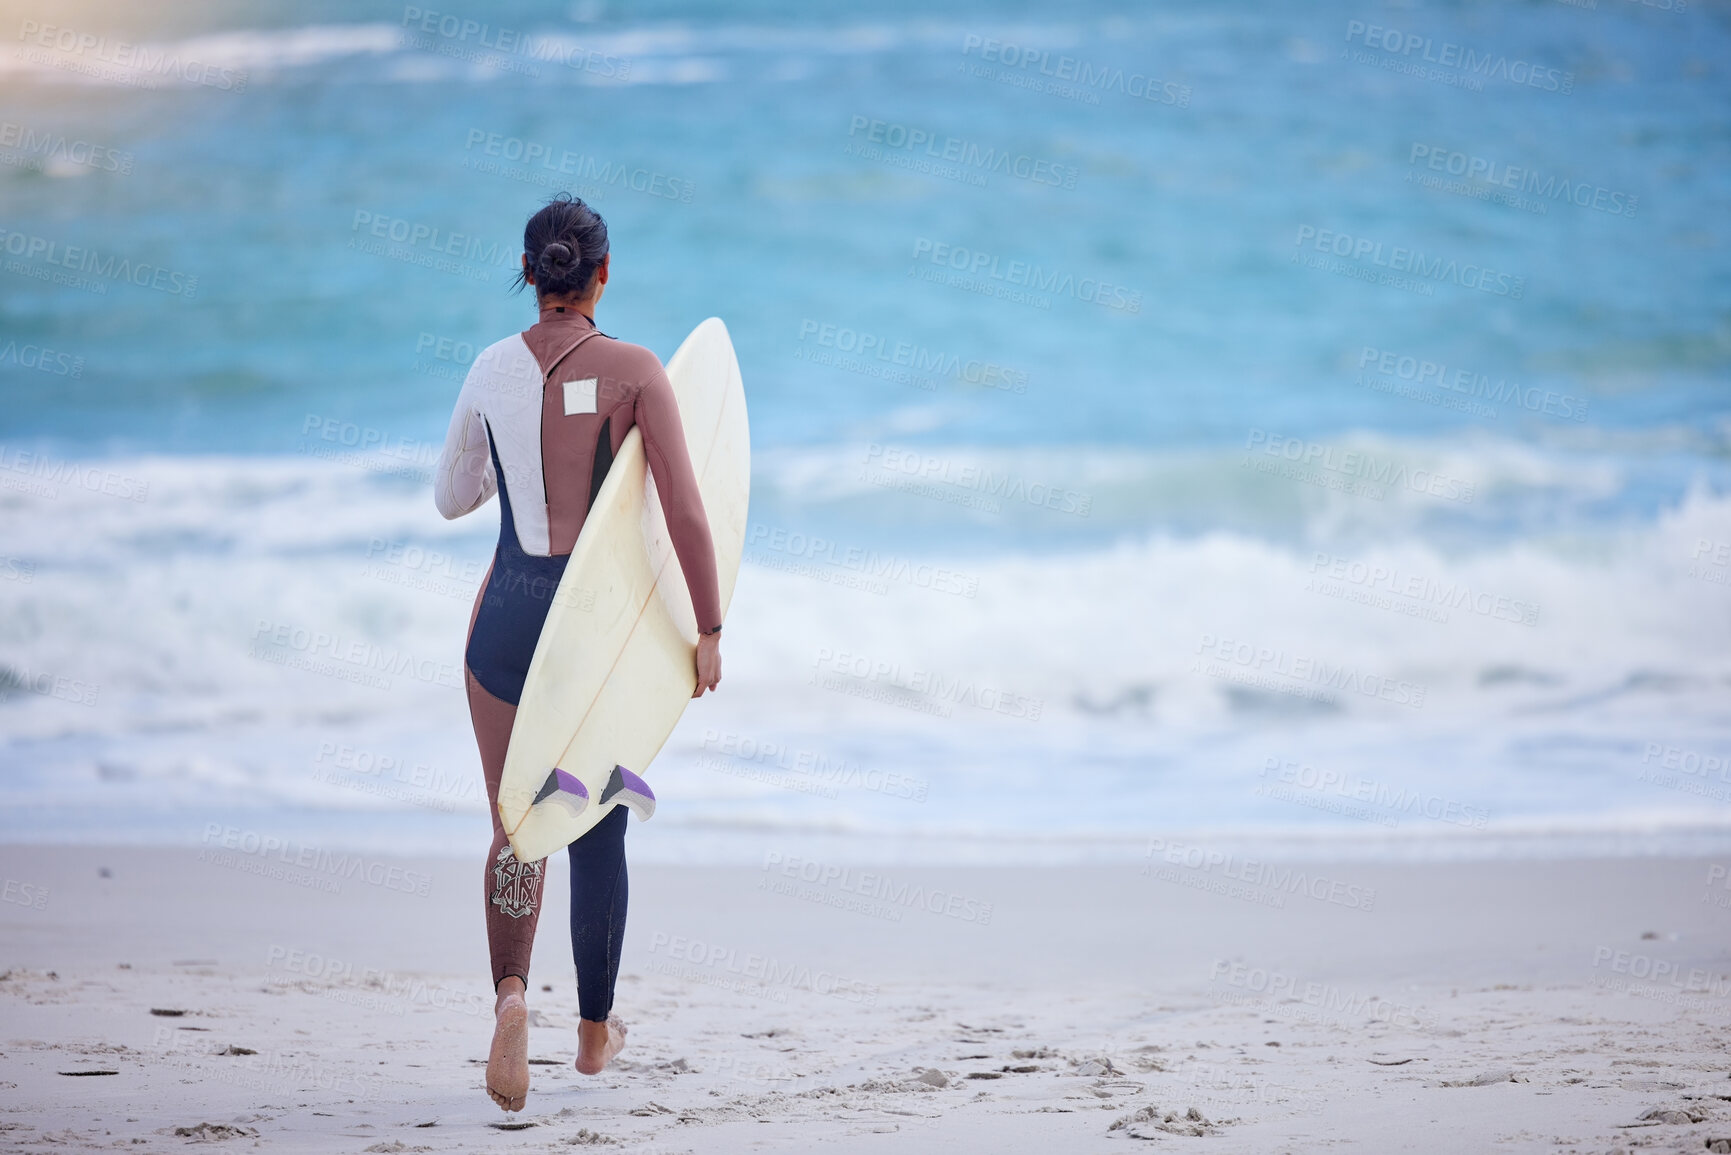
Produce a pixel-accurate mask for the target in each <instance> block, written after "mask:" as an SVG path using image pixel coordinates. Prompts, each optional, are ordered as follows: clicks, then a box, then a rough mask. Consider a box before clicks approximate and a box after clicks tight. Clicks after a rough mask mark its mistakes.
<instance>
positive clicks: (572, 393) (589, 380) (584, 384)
mask: <svg viewBox="0 0 1731 1155" xmlns="http://www.w3.org/2000/svg"><path fill="white" fill-rule="evenodd" d="M596 384H597V379H596V378H594V377H585V378H583V380H581V381H567V382H565V416H567V417H570V416H571V415H572V414H574V413H593V412H595V386H596Z"/></svg>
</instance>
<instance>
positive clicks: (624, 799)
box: [601, 766, 655, 822]
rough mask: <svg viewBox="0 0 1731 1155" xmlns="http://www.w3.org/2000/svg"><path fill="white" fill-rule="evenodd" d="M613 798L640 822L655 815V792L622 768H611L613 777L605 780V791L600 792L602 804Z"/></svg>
mask: <svg viewBox="0 0 1731 1155" xmlns="http://www.w3.org/2000/svg"><path fill="white" fill-rule="evenodd" d="M615 798H617V799H618V800H619V801H620V802H621V803H623V804H624V805H625V807H626V808H627V809H629V810H630V811H631V813H633V814H635V815H637V819H638V821H640V822H647V821H648V820H649V816H650V815H651V814H654V813H655V791H653V790H651V789H650V788H649V783H647V782H645V781H644V780H643V779H641V778H639V777H638V776H637V775H635V774H633V773H632V772H631V771H629V770H627V769H626V768H625V767H623V766H615V767H613V777H611V778H609V779H608V780H607V789H605V790H603V791H602V792H601V801H602V803H603V804H606V803H608V802H611V801H613V800H614V799H615Z"/></svg>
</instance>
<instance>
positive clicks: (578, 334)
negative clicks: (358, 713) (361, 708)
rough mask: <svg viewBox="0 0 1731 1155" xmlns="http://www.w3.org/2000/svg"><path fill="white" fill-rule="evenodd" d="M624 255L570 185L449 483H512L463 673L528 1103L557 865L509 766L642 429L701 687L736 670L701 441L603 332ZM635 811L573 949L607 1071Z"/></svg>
mask: <svg viewBox="0 0 1731 1155" xmlns="http://www.w3.org/2000/svg"><path fill="white" fill-rule="evenodd" d="M611 261H612V258H611V256H610V255H609V250H608V240H607V225H606V223H605V222H604V221H602V219H601V217H600V215H599V214H598V213H596V212H595V211H594V210H593V209H591V208H590V207H589V206H588V205H586V204H584V203H583V202H582V201H581V200H578V199H575V198H573V197H569V196H564V195H561V196H559V197H557V198H555V199H554V200H553V201H551V202H550V203H549V204H548V205H547V206H546V207H545V208H543V209H541V210H540V211H539V212H537V213H536V214H535V215H534V216H532V217H530V218H529V223H528V225H527V226H526V227H525V228H524V230H523V271H522V273H521V274H520V276H519V279H518V283H519V285H520V286H521V285H533V286H534V288H535V296H536V301H537V304H538V305H539V307H540V318H539V320H538V321H537V322H536V323H535V324H534V325H532V326H530V327H529V328H528V329H526V330H524V331H523V332H522V333H518V334H514V335H512V336H510V337H507V338H505V339H504V340H503V341H500V342H498V343H496V344H494V345H491V346H489V347H488V348H487V349H486V350H484V351H483V352H482V353H481V355H480V356H479V357H477V358H476V359H475V363H474V365H473V367H471V368H470V370H469V375H468V377H467V379H466V380H465V381H464V382H463V389H462V392H461V393H460V394H459V396H458V398H457V407H456V412H454V413H453V414H452V415H451V426H450V430H449V432H447V433H446V435H445V449H444V453H443V454H442V455H441V456H440V458H439V466H438V471H437V475H436V477H435V479H434V499H435V501H436V502H437V504H438V507H439V512H440V513H441V514H443V515H444V516H445V517H447V518H454V517H461V516H463V515H464V514H466V513H471V512H473V511H474V510H476V509H478V508H480V506H482V505H483V504H485V503H486V501H487V499H488V498H490V497H492V496H493V494H494V493H495V492H497V493H498V495H499V545H498V548H497V549H496V550H495V551H494V554H493V564H492V567H491V568H490V569H489V570H488V571H487V577H486V580H484V581H483V582H482V584H481V591H480V594H479V595H478V597H477V598H476V601H475V609H474V612H473V613H472V614H471V615H470V619H469V640H468V647H467V649H466V650H465V652H464V656H463V664H464V675H465V677H464V680H465V682H466V684H467V687H468V695H469V716H470V720H471V721H472V723H473V724H474V727H475V741H476V743H477V745H479V747H480V751H481V766H482V770H483V772H484V774H485V776H486V781H487V799H488V802H489V805H490V810H491V813H492V818H493V846H492V850H491V852H490V853H489V855H488V859H487V864H486V873H485V881H484V891H485V894H486V903H487V905H486V916H487V945H488V949H489V951H490V953H491V955H492V963H493V986H494V990H495V992H496V1000H495V1004H494V1019H495V1022H494V1030H493V1046H492V1050H491V1052H490V1054H489V1056H488V1060H487V1093H488V1094H489V1095H491V1096H492V1098H493V1101H494V1102H496V1103H498V1104H499V1106H500V1107H502V1108H504V1109H505V1110H507V1111H520V1110H522V1108H523V1105H524V1103H525V1101H526V1100H527V1096H528V1091H529V1065H528V1046H529V1031H528V1018H529V1009H528V1005H527V1002H526V1000H525V994H526V993H527V990H528V980H529V954H530V950H531V949H532V947H533V945H534V941H535V925H536V922H537V920H538V919H539V917H540V913H541V890H542V884H543V881H544V878H543V869H544V867H545V865H546V863H545V860H542V861H539V862H519V861H518V860H517V858H516V856H515V855H514V854H513V853H512V851H511V847H510V844H509V842H508V841H507V839H506V837H505V831H504V829H503V827H502V826H501V825H500V822H499V809H498V802H499V778H500V775H501V774H502V773H503V772H504V768H505V751H506V749H507V747H508V746H509V745H510V741H511V726H512V723H513V721H514V720H515V718H516V713H517V704H518V702H519V701H520V700H521V698H522V694H523V682H524V679H525V678H526V676H527V675H528V672H529V662H530V659H531V658H533V657H534V654H535V644H536V642H537V641H538V640H539V638H540V636H541V626H542V623H543V622H545V621H546V618H547V611H548V609H549V608H550V607H551V605H552V598H553V595H554V593H555V592H556V591H557V590H558V588H559V579H560V577H561V576H563V574H564V572H565V565H566V563H567V562H568V561H569V560H570V556H571V550H572V548H573V547H574V546H575V545H576V543H577V535H578V533H580V532H581V531H582V529H583V522H584V519H585V518H586V517H587V515H588V512H589V509H590V507H591V506H592V505H593V504H594V501H595V495H596V493H597V492H598V491H599V490H600V488H601V483H602V481H604V480H605V479H606V477H607V470H608V467H609V466H610V465H611V464H612V462H613V458H614V455H615V454H617V453H618V452H619V449H620V446H621V445H622V444H623V442H624V440H625V435H626V433H627V432H629V431H630V430H631V428H632V427H633V426H636V427H637V428H638V429H640V430H642V433H643V446H644V449H645V451H646V454H645V455H646V456H647V457H648V459H649V467H650V469H651V470H652V471H653V474H654V477H655V484H656V489H657V490H658V492H659V493H660V495H661V507H662V510H663V512H664V513H665V514H666V517H667V527H668V530H669V533H670V535H671V537H672V539H673V547H674V551H675V553H677V554H678V557H679V565H680V568H681V569H682V570H683V571H684V574H685V581H686V585H687V586H688V588H689V589H690V590H691V602H692V608H693V610H695V611H696V614H697V623H698V630H699V631H700V632H701V637H700V639H699V641H698V644H697V656H696V661H697V690H696V693H695V694H694V695H693V696H694V697H701V696H702V695H703V692H704V690H706V689H709V690H713V689H715V687H716V686H717V684H719V683H720V681H721V645H720V631H721V604H720V594H719V586H718V582H717V580H716V569H715V550H714V547H713V545H712V543H711V541H710V536H709V522H708V520H707V518H706V517H705V516H704V512H703V499H702V497H701V496H700V495H699V493H698V489H697V478H696V476H695V474H694V472H693V470H692V467H691V460H690V458H689V457H688V456H687V454H686V449H685V433H684V429H683V427H682V426H681V424H680V417H679V407H678V404H677V403H676V402H675V400H674V396H673V387H672V385H671V384H669V382H668V380H667V374H666V372H665V371H664V370H663V368H662V366H661V362H660V361H659V360H658V359H657V358H656V356H655V354H654V353H651V352H650V351H649V350H648V349H645V348H643V347H642V346H639V345H632V344H628V343H626V342H624V341H619V340H615V339H614V338H612V337H609V336H607V335H606V334H605V333H602V332H600V331H599V330H598V329H596V327H595V307H596V305H597V304H598V303H599V302H600V300H601V295H602V292H603V291H604V290H605V289H606V287H607V278H608V273H609V269H610V266H611ZM626 817H627V815H626V809H625V807H623V806H616V807H615V808H614V809H613V810H612V811H611V812H609V813H608V815H607V816H606V817H605V818H603V819H602V820H601V821H600V822H598V823H596V824H595V826H594V827H593V828H592V829H590V830H589V831H588V832H587V833H586V834H584V835H583V836H582V837H581V838H579V839H577V841H575V842H573V843H571V845H570V847H569V848H568V852H569V855H570V860H571V953H572V956H573V958H574V960H575V962H576V964H577V994H578V1004H579V1013H580V1015H581V1022H580V1024H579V1027H578V1039H577V1041H578V1052H577V1069H578V1070H579V1071H581V1072H583V1073H584V1074H586V1075H593V1074H596V1073H598V1072H600V1071H601V1070H602V1068H604V1067H605V1066H606V1065H607V1063H608V1062H609V1061H610V1060H611V1059H612V1058H613V1056H614V1055H616V1054H618V1053H619V1050H620V1048H622V1047H623V1046H624V1045H625V1025H624V1024H623V1023H622V1022H620V1021H619V1019H618V1017H617V1016H615V1015H614V1014H613V1013H612V1009H613V987H614V983H615V982H616V981H617V979H618V977H619V956H620V950H621V947H622V945H623V938H624V933H625V906H626V895H627V888H626V872H625V823H626Z"/></svg>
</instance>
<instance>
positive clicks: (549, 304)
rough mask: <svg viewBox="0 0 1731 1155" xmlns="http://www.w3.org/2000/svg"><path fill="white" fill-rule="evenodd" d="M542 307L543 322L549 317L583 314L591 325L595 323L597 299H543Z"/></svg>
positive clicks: (541, 301)
mask: <svg viewBox="0 0 1731 1155" xmlns="http://www.w3.org/2000/svg"><path fill="white" fill-rule="evenodd" d="M540 306H541V320H543V321H545V320H546V319H547V318H549V317H557V316H560V315H564V316H570V315H571V314H572V313H581V314H582V315H583V316H584V318H585V319H587V320H588V322H589V323H590V324H591V325H593V324H594V323H595V299H594V298H593V297H542V298H541V299H540Z"/></svg>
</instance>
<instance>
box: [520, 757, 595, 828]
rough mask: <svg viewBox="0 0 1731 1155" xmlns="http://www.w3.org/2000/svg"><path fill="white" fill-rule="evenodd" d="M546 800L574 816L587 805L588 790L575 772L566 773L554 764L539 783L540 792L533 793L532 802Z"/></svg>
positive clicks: (539, 802) (535, 803) (581, 811)
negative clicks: (533, 799) (545, 778)
mask: <svg viewBox="0 0 1731 1155" xmlns="http://www.w3.org/2000/svg"><path fill="white" fill-rule="evenodd" d="M547 801H552V802H554V803H556V804H558V805H560V806H563V807H564V808H565V809H566V810H567V811H568V812H570V814H571V817H573V818H575V817H576V816H577V815H579V814H581V813H583V809H584V807H586V806H588V805H589V791H588V789H587V788H586V787H584V785H583V783H581V782H579V781H578V780H577V776H576V775H575V774H567V773H565V771H563V770H561V769H559V768H558V767H557V766H555V767H553V769H552V770H551V771H549V772H548V774H547V781H545V782H543V783H542V784H541V792H540V793H539V794H537V795H535V801H534V803H533V804H534V805H536V806H539V805H541V803H543V802H547Z"/></svg>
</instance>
